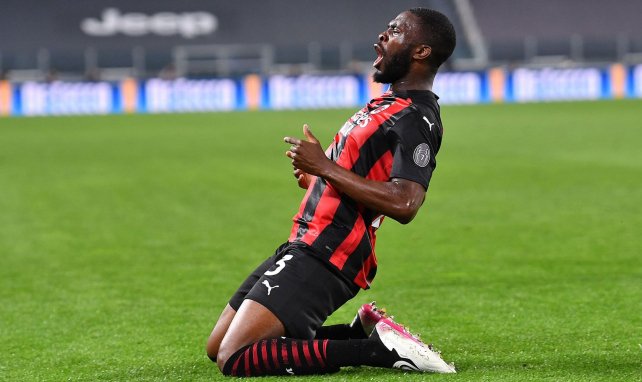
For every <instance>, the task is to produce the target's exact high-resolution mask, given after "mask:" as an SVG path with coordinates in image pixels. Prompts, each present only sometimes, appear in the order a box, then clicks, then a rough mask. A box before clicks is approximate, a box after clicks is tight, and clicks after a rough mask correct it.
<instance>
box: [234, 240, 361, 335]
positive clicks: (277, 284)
mask: <svg viewBox="0 0 642 382" xmlns="http://www.w3.org/2000/svg"><path fill="white" fill-rule="evenodd" d="M308 251H309V249H307V248H305V247H302V246H293V245H290V244H289V243H285V244H283V245H281V246H280V247H279V248H277V250H276V252H275V253H274V255H272V256H270V257H269V258H268V259H267V260H265V261H264V262H263V263H262V264H261V265H259V266H258V267H257V268H256V269H255V270H254V272H252V274H250V276H249V277H248V278H247V279H246V280H245V281H244V282H243V284H241V286H240V287H239V289H238V290H237V291H236V293H235V294H234V296H232V298H231V299H230V306H231V307H232V308H234V310H237V311H238V309H239V307H240V306H241V303H242V302H243V300H245V299H250V300H254V301H256V302H258V303H260V304H261V305H263V306H265V307H266V308H268V309H269V310H270V311H271V312H272V313H274V315H275V316H276V317H277V318H278V319H279V320H280V321H281V323H283V326H284V327H285V332H286V336H287V337H290V338H297V339H312V338H314V335H315V334H316V331H317V329H318V328H319V327H321V325H323V323H324V322H325V320H326V319H327V318H328V316H329V315H330V314H332V313H333V312H334V311H335V310H337V309H339V307H341V306H342V305H343V304H345V303H346V302H347V301H348V300H350V299H351V298H353V297H354V296H355V295H356V294H357V293H358V292H359V287H358V286H356V285H354V284H352V285H351V284H350V283H348V282H346V281H345V280H343V279H342V278H341V277H340V276H339V275H337V274H336V273H335V272H334V271H332V270H331V269H329V265H326V264H324V263H323V262H322V261H321V260H320V259H318V258H316V257H315V256H314V255H312V254H310V253H309V252H308Z"/></svg>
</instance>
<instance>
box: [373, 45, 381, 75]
mask: <svg viewBox="0 0 642 382" xmlns="http://www.w3.org/2000/svg"><path fill="white" fill-rule="evenodd" d="M374 50H375V51H376V52H377V58H376V59H375V60H374V62H373V63H372V66H373V67H374V68H375V69H379V65H380V64H381V61H383V48H382V47H381V46H379V44H374Z"/></svg>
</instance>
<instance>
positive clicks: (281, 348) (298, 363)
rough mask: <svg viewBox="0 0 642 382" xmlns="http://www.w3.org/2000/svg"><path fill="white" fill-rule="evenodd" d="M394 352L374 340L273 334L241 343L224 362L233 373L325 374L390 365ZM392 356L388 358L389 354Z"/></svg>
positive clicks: (232, 374)
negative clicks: (361, 366)
mask: <svg viewBox="0 0 642 382" xmlns="http://www.w3.org/2000/svg"><path fill="white" fill-rule="evenodd" d="M395 356H396V354H391V352H390V351H389V350H388V349H386V348H385V346H384V345H383V344H382V343H381V342H380V341H376V340H372V339H370V340H327V339H326V340H295V339H291V338H285V337H281V338H273V339H269V340H261V341H259V342H256V343H254V344H252V345H248V346H245V347H243V348H241V349H239V350H238V351H237V352H236V353H234V354H233V355H232V356H231V357H230V358H229V359H228V360H227V362H226V363H225V366H224V367H223V374H224V375H229V376H234V377H254V376H264V375H306V374H329V373H335V372H337V371H339V368H340V367H342V366H360V365H367V366H380V367H390V365H391V364H392V362H391V361H392V360H394V359H396V358H395ZM391 357H392V358H391Z"/></svg>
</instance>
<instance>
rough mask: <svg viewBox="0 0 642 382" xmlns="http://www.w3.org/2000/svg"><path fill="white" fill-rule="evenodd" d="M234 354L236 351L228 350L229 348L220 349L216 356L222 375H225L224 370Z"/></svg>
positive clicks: (222, 347)
mask: <svg viewBox="0 0 642 382" xmlns="http://www.w3.org/2000/svg"><path fill="white" fill-rule="evenodd" d="M232 354H234V350H231V351H230V350H228V349H227V346H221V348H219V349H218V354H217V355H216V365H217V366H218V368H219V370H220V371H221V373H223V374H225V372H224V370H223V369H224V368H225V364H226V363H227V360H228V359H229V358H230V357H231V356H232Z"/></svg>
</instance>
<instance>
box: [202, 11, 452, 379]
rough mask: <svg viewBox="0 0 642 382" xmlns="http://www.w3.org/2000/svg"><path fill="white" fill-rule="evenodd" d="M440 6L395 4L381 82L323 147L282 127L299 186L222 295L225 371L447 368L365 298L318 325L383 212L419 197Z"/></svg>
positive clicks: (210, 346)
mask: <svg viewBox="0 0 642 382" xmlns="http://www.w3.org/2000/svg"><path fill="white" fill-rule="evenodd" d="M454 47H455V31H454V28H453V26H452V24H451V23H450V21H449V20H448V19H447V18H446V16H444V15H443V14H441V13H439V12H436V11H434V10H429V9H425V8H413V9H410V10H408V11H405V12H403V13H401V14H399V15H398V16H397V17H396V18H395V19H394V20H392V21H391V22H390V23H389V24H388V27H387V29H386V30H385V31H384V32H382V33H381V34H380V35H379V41H378V42H377V43H376V44H375V45H374V49H375V51H376V52H377V59H376V60H375V61H374V63H373V66H374V68H375V70H376V71H375V73H374V80H375V81H377V82H380V83H389V84H391V86H390V90H389V91H388V92H386V93H385V94H383V95H382V96H381V97H379V98H375V99H373V100H371V101H370V102H369V103H368V104H367V105H366V106H365V107H364V108H363V109H361V110H360V111H358V112H357V113H356V114H355V115H353V116H352V117H351V118H350V119H349V120H348V121H347V122H346V123H345V124H344V125H343V127H342V128H341V130H340V131H339V132H338V133H337V135H336V136H335V138H334V141H333V142H332V144H331V145H330V147H329V148H328V149H327V150H326V151H325V152H324V151H323V149H322V148H321V146H320V144H319V141H318V140H317V139H316V138H315V137H314V135H313V134H312V132H311V131H310V129H309V127H308V126H307V125H304V127H303V133H304V135H305V137H306V139H305V140H301V139H297V138H293V137H286V138H285V142H287V143H288V144H290V145H291V146H290V148H289V149H288V150H287V152H286V155H287V156H288V157H289V158H290V159H291V161H292V165H293V167H294V176H295V177H296V178H297V180H298V184H299V186H300V187H302V188H304V189H306V190H307V192H306V194H305V197H304V198H303V200H302V202H301V206H300V209H299V212H298V213H297V214H296V215H295V217H294V226H293V227H292V231H291V233H290V237H289V240H288V241H287V242H286V243H285V244H283V245H281V246H280V247H279V248H278V249H277V250H276V253H275V254H274V255H273V256H272V257H270V258H268V259H267V260H266V261H265V262H264V263H263V264H261V265H260V266H259V267H258V268H257V269H256V270H255V271H254V272H253V273H252V274H251V275H250V276H249V277H248V279H247V280H246V281H245V282H244V283H243V284H242V285H241V287H240V288H239V289H238V291H237V292H236V293H235V294H234V296H232V298H231V299H230V301H229V304H228V305H227V306H226V307H225V309H224V310H223V312H222V313H221V316H220V317H219V319H218V321H217V323H216V325H215V327H214V329H213V331H212V334H211V335H210V337H209V340H208V343H207V354H208V356H209V357H210V358H211V359H212V360H213V361H215V362H217V364H218V366H219V368H220V370H221V371H222V372H223V374H225V375H231V376H262V375H288V374H298V375H300V374H323V373H331V372H336V371H338V370H339V368H340V367H342V366H358V365H367V366H375V367H386V368H400V369H406V370H421V371H434V372H442V373H454V372H455V369H454V367H453V366H452V365H448V364H447V363H446V362H444V361H443V360H442V359H441V357H440V356H439V354H438V353H436V352H434V351H433V350H432V349H431V348H430V347H429V346H428V345H425V344H424V343H422V342H421V341H420V340H418V339H417V338H416V337H414V336H412V335H411V334H410V333H408V332H407V331H406V330H404V328H403V327H402V326H400V325H398V324H396V323H395V322H394V321H392V320H391V319H390V318H388V317H386V316H385V315H384V314H382V313H381V311H379V310H377V308H376V307H375V306H374V305H364V306H362V307H361V309H360V310H359V312H358V314H357V316H356V317H355V320H354V322H353V323H352V324H349V325H348V324H345V325H333V326H322V324H323V323H324V322H325V320H326V318H327V317H328V316H329V315H330V314H332V312H334V311H335V310H336V309H338V308H339V307H340V306H342V305H343V304H344V303H345V302H346V301H348V300H350V299H351V298H353V297H354V296H355V295H356V294H357V293H358V291H359V290H360V289H367V288H369V286H370V283H371V282H372V279H373V278H374V276H375V273H376V269H377V261H376V258H375V253H374V245H375V231H376V230H377V228H378V227H379V226H380V224H381V222H382V220H383V219H384V217H386V216H387V217H390V218H392V219H395V220H397V221H398V222H400V223H402V224H407V223H409V222H410V221H411V220H412V219H413V218H414V216H415V215H416V213H417V211H418V210H419V207H420V206H421V205H422V203H423V201H424V198H425V195H426V190H427V189H428V183H429V181H430V178H431V176H432V172H433V171H434V169H435V167H436V161H435V155H436V154H437V151H438V150H439V147H440V144H441V138H442V133H443V130H442V124H441V119H440V115H439V105H438V103H437V99H438V97H437V96H436V95H435V94H434V93H432V91H431V89H432V84H433V80H434V77H435V74H436V73H437V70H438V68H439V66H440V65H441V64H442V63H443V62H444V61H445V60H446V59H448V57H450V55H451V54H452V52H453V49H454Z"/></svg>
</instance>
